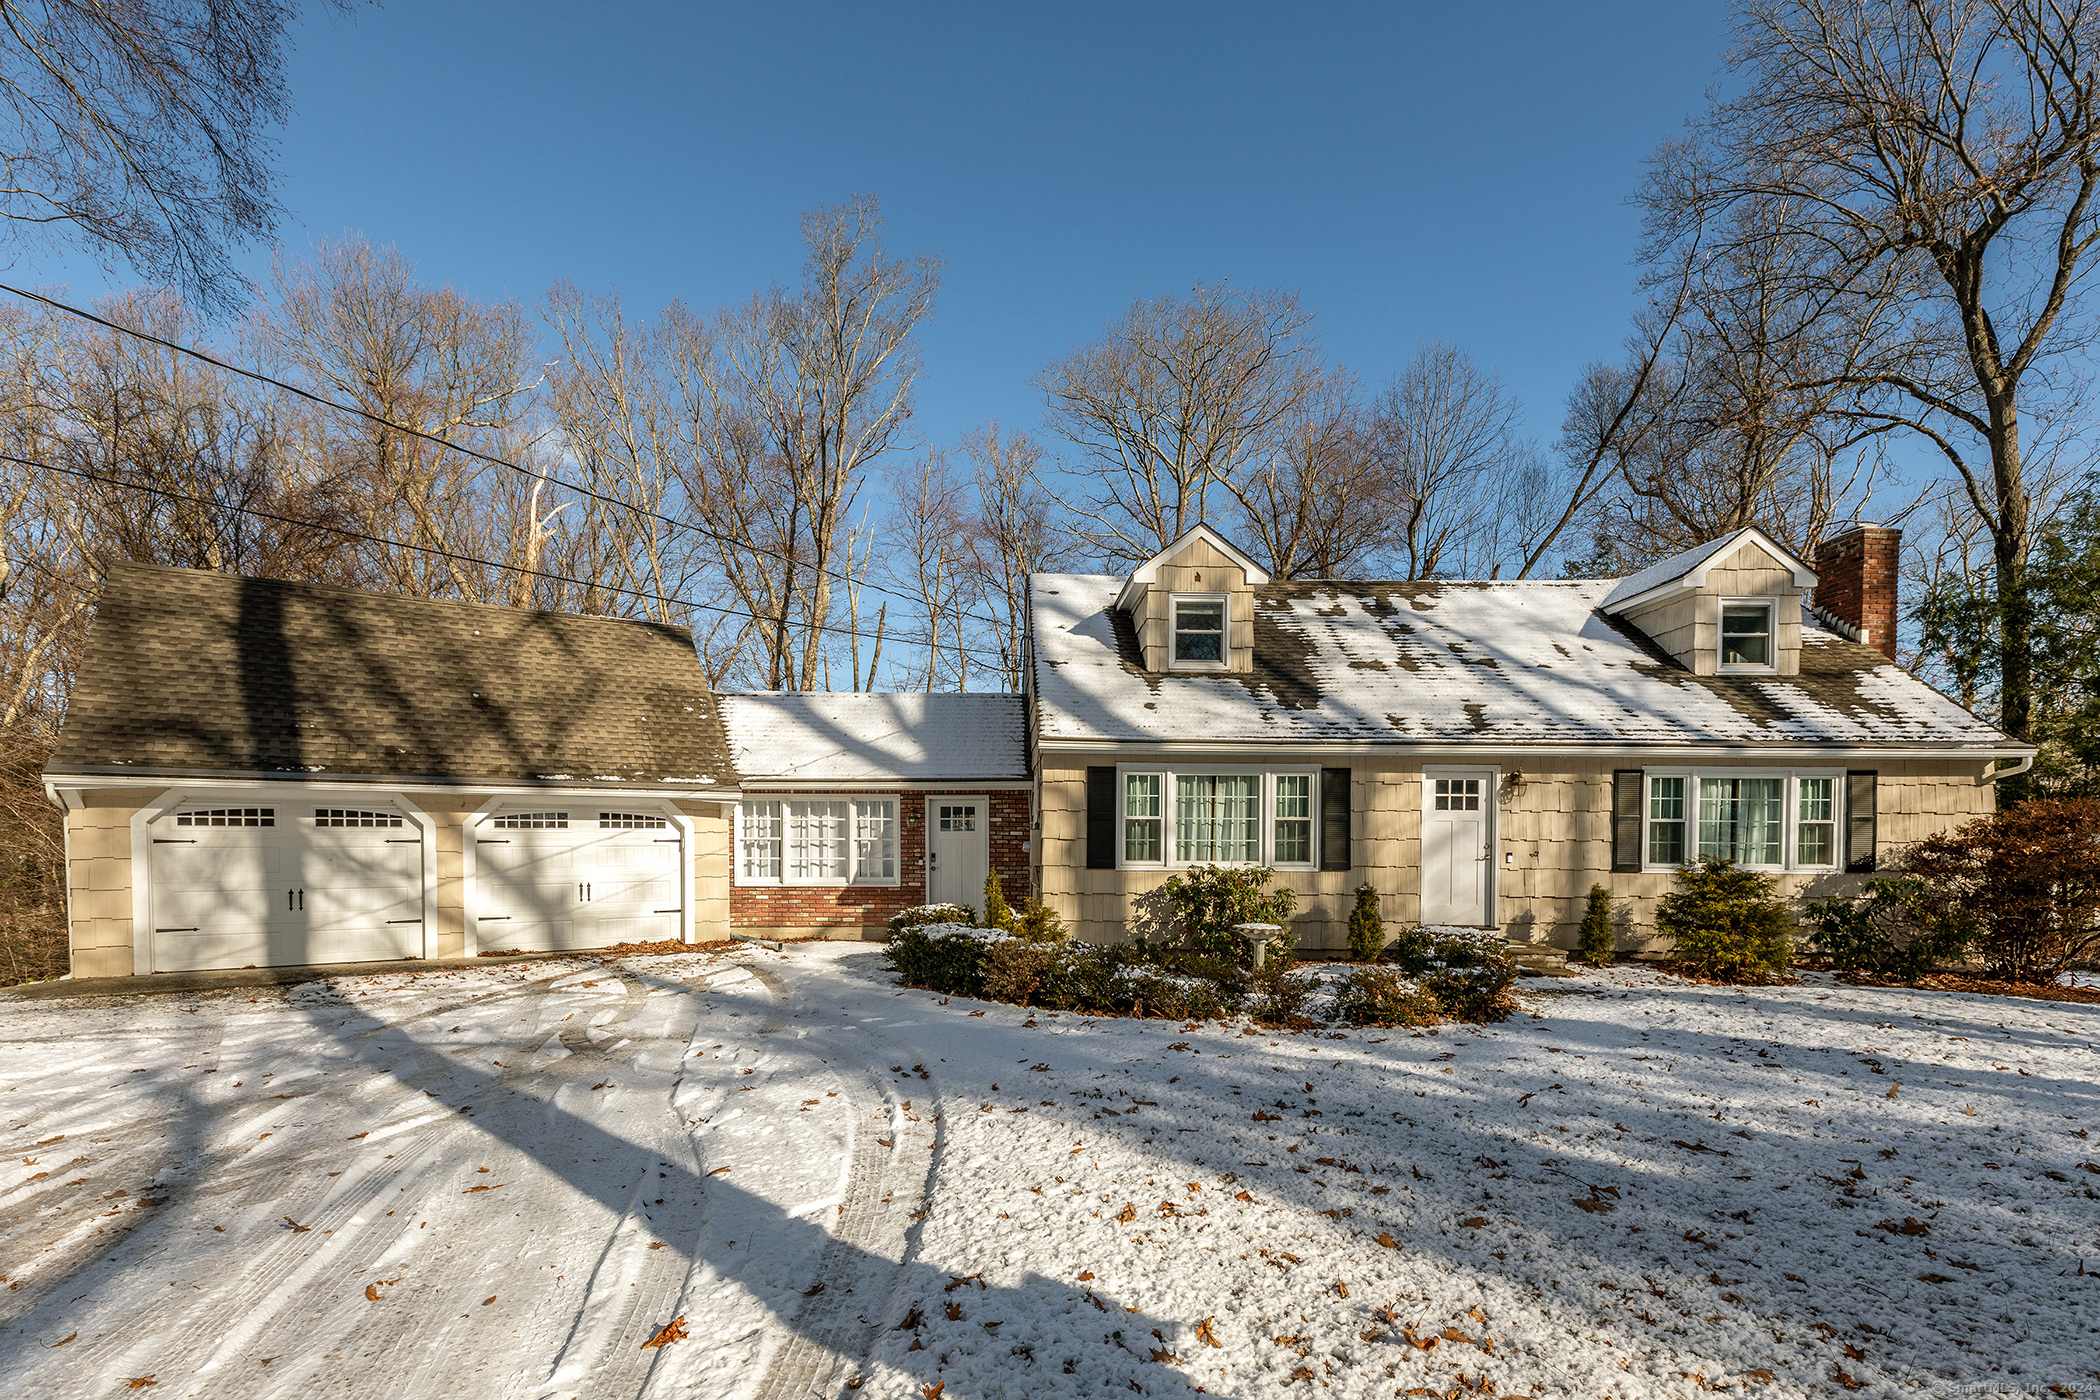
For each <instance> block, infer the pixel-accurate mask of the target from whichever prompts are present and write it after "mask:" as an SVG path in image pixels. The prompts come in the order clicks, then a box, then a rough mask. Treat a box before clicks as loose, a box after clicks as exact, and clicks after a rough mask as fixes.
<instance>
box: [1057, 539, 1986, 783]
mask: <svg viewBox="0 0 2100 1400" xmlns="http://www.w3.org/2000/svg"><path fill="white" fill-rule="evenodd" d="M1121 584H1122V580H1121V579H1118V578H1114V577H1109V576H1104V575H1097V574H1038V575H1036V576H1035V578H1034V579H1033V580H1032V581H1031V588H1032V592H1033V596H1034V626H1035V637H1034V643H1035V648H1034V649H1035V674H1034V679H1035V691H1036V707H1037V723H1038V725H1039V730H1038V733H1039V737H1040V738H1041V739H1043V740H1044V741H1045V742H1058V741H1066V740H1070V741H1089V740H1109V741H1120V742H1168V741H1190V740H1205V741H1219V742H1226V743H1258V744H1265V743H1293V742H1312V741H1342V740H1347V741H1361V740H1387V741H1395V742H1403V743H1433V744H1448V743H1454V742H1456V743H1467V744H1480V745H1484V746H1497V747H1499V746H1520V745H1527V744H1592V743H1594V744H1609V745H1659V746H1661V745H1667V746H1684V745H1693V746H1698V745H1729V746H1734V745H1741V744H1749V743H1772V744H1785V745H1802V744H1830V745H1834V746H1841V747H1846V748H1887V749H1911V748H1934V749H1946V748H1950V747H1953V748H1977V749H1985V750H1988V749H2006V748H2017V749H2022V750H2024V748H2025V746H2024V745H2018V744H2015V743H2013V741H2011V740H2009V739H2007V738H2006V737H2005V736H2004V735H2003V734H2001V733H1999V732H1998V731H1997V730H1996V729H1994V728H1992V727H1991V726H1990V725H1988V724H1986V723H1984V722H1983V721H1982V720H1979V719H1977V718H1976V717H1975V716H1974V715H1971V714H1970V713H1969V712H1968V711H1966V710H1964V709H1962V708H1961V706H1959V705H1957V704H1955V703H1954V702H1953V701H1952V700H1950V699H1948V698H1947V697H1946V696H1944V695H1941V694H1940V693H1939V692H1938V691H1936V690H1934V689H1933V688H1932V687H1930V686H1928V685H1926V684H1925V683H1924V682H1923V681H1920V680H1918V679H1917V678H1916V677H1914V676H1912V675H1911V674H1910V673H1909V672H1907V671H1905V670H1903V669H1902V668H1901V667H1899V666H1896V665H1895V664H1894V663H1892V662H1890V661H1889V660H1888V659H1887V658H1886V657H1884V656H1882V654H1881V653H1880V652H1878V651H1876V650H1874V649H1873V648H1872V647H1866V646H1861V645H1860V644H1858V643H1856V642H1852V641H1849V640H1847V639H1845V638H1843V637H1840V636H1838V635H1837V634H1835V633H1833V632H1831V631H1829V630H1827V629H1826V628H1824V627H1823V626H1822V625H1821V624H1820V623H1819V622H1818V621H1817V620H1816V619H1815V618H1814V617H1813V616H1812V615H1809V614H1807V613H1806V612H1804V616H1803V619H1802V628H1801V641H1802V657H1801V674H1799V675H1798V676H1742V675H1729V676H1695V675H1693V674H1692V673H1691V672H1690V671H1688V670H1686V669H1684V668H1683V667H1682V666H1680V665H1678V664H1677V663H1676V662H1675V661H1673V660H1672V659H1671V658H1670V657H1669V656H1668V655H1666V654H1665V653H1663V652H1662V651H1660V650H1659V649H1657V648H1656V647H1655V646H1654V644H1653V643H1651V642H1649V641H1648V640H1647V639H1646V638H1645V637H1643V636H1642V635H1641V634H1640V633H1639V632H1638V631H1637V630H1636V629H1634V628H1632V627H1631V626H1630V625H1629V624H1625V623H1621V622H1616V621H1613V620H1611V619H1609V618H1607V617H1606V616H1605V615H1604V614H1602V613H1600V612H1599V611H1598V607H1599V605H1600V604H1601V603H1602V602H1603V600H1604V599H1605V597H1606V596H1607V595H1609V594H1610V593H1611V592H1612V590H1613V588H1614V586H1615V583H1614V581H1613V580H1611V579H1599V580H1585V581H1578V582H1568V583H1529V582H1527V583H1419V582H1417V583H1336V582H1307V583H1284V584H1273V585H1270V586H1268V587H1265V588H1259V589H1256V590H1255V594H1254V597H1255V612H1254V669H1253V670H1252V671H1251V672H1249V673H1247V674H1244V675H1233V674H1215V673H1213V674H1203V675H1180V674H1176V675H1162V674H1158V673H1150V672H1147V671H1145V670H1144V663H1143V655H1142V652H1141V651H1140V649H1139V647H1138V644H1137V639H1136V636H1135V635H1134V633H1133V631H1132V628H1131V624H1130V619H1129V618H1128V616H1127V615H1124V614H1122V613H1118V612H1116V611H1115V610H1113V609H1112V608H1111V606H1110V604H1111V602H1112V601H1113V600H1114V598H1115V596H1116V591H1117V589H1118V588H1119V587H1120V586H1121Z"/></svg>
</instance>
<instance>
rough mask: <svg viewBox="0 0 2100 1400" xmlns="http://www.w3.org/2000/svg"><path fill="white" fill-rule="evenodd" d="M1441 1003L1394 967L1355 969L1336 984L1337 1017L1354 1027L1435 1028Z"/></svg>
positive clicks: (1335, 1005) (1335, 1010)
mask: <svg viewBox="0 0 2100 1400" xmlns="http://www.w3.org/2000/svg"><path fill="white" fill-rule="evenodd" d="M1437 1010H1438V1007H1437V1000H1436V996H1435V994H1434V993H1432V992H1430V991H1428V990H1427V989H1426V988H1424V987H1423V986H1422V985H1421V984H1420V983H1419V982H1416V981H1414V980H1412V979H1411V978H1407V977H1402V976H1401V975H1400V974H1399V973H1397V972H1394V971H1393V970H1392V969H1390V968H1384V967H1353V968H1351V969H1349V971H1348V973H1347V974H1346V975H1345V976H1343V977H1342V978H1341V980H1340V981H1339V982H1337V983H1336V984H1335V990H1334V1018H1335V1019H1336V1020H1337V1021H1341V1022H1343V1023H1344V1024H1347V1025H1351V1026H1433V1025H1435V1024H1436V1022H1437Z"/></svg>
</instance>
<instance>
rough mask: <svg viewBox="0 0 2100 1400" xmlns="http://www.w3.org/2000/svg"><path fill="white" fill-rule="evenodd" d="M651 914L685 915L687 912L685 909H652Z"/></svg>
mask: <svg viewBox="0 0 2100 1400" xmlns="http://www.w3.org/2000/svg"><path fill="white" fill-rule="evenodd" d="M649 912H650V913H652V914H683V913H684V912H685V910H684V909H651V910H650V911H649Z"/></svg>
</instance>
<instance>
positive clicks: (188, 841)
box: [153, 836, 197, 846]
mask: <svg viewBox="0 0 2100 1400" xmlns="http://www.w3.org/2000/svg"><path fill="white" fill-rule="evenodd" d="M153 844H154V845H156V846H194V845H196V844H197V838H196V837H194V836H156V837H154V838H153Z"/></svg>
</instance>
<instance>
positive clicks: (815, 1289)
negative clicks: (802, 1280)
mask: <svg viewBox="0 0 2100 1400" xmlns="http://www.w3.org/2000/svg"><path fill="white" fill-rule="evenodd" d="M823 1291H824V1285H823V1284H821V1283H813V1284H811V1285H810V1286H809V1287H807V1288H805V1289H803V1290H802V1296H803V1297H805V1298H814V1297H816V1296H817V1295H818V1294H819V1293H822V1292H823Z"/></svg>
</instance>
